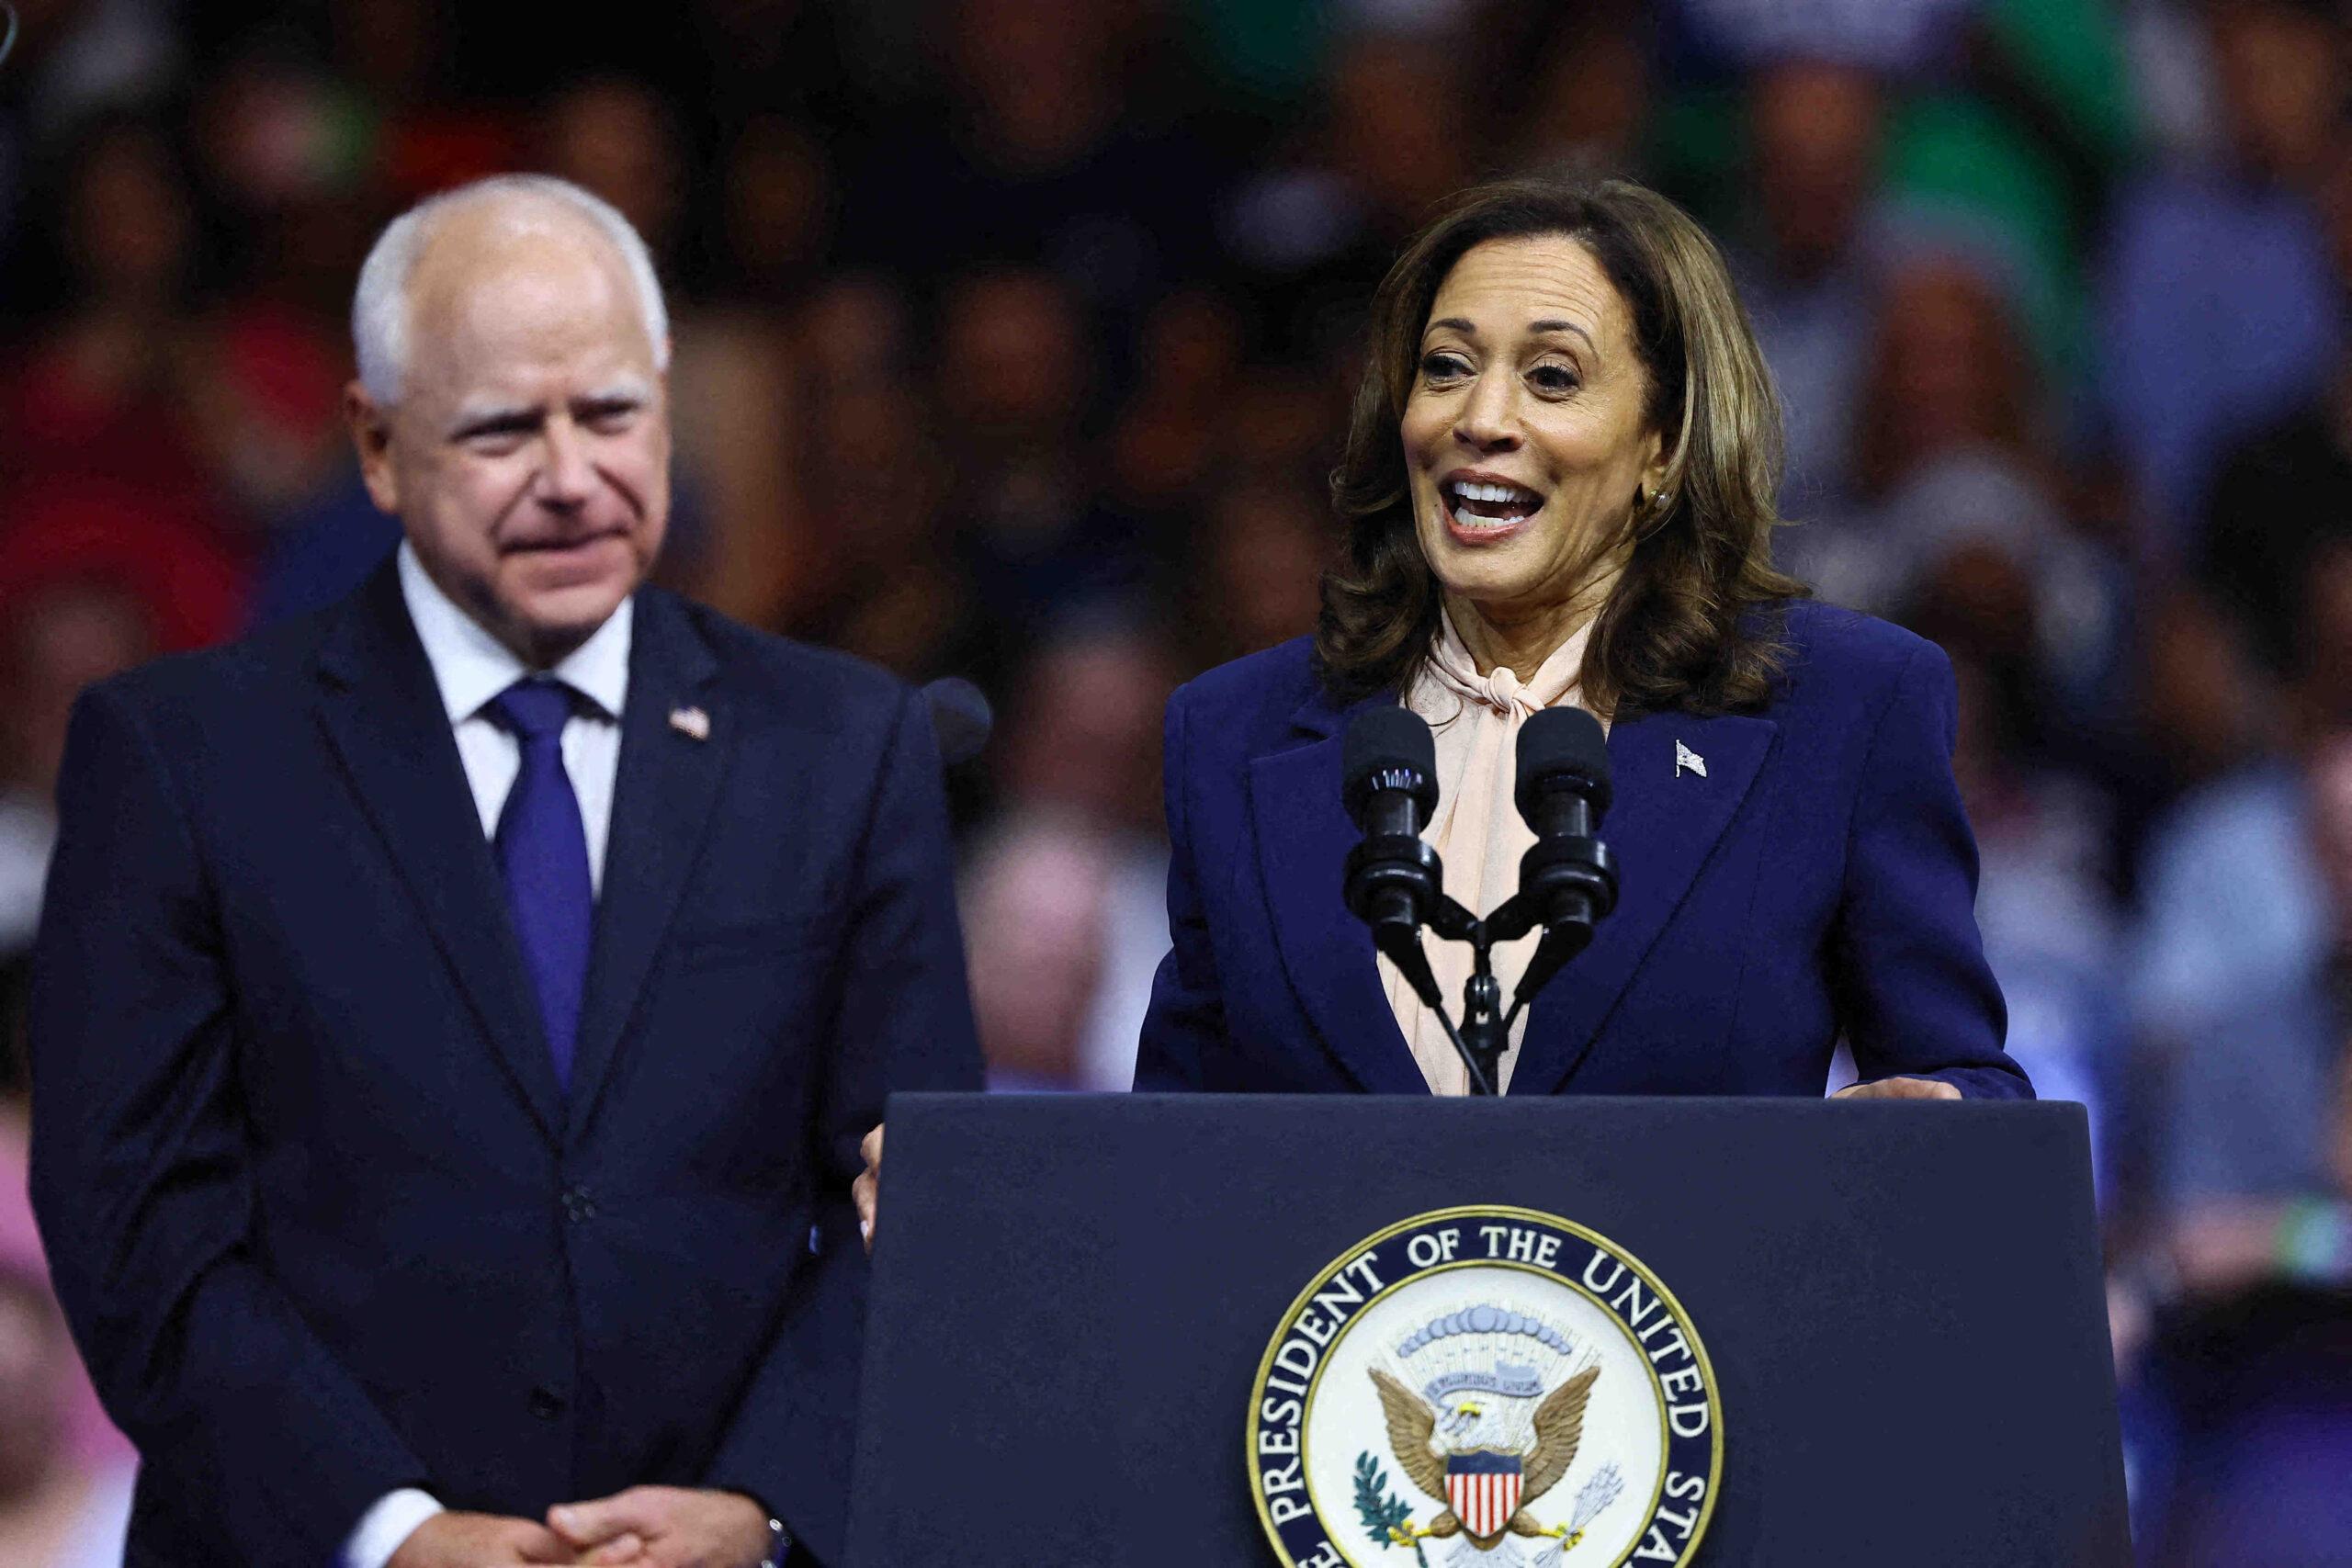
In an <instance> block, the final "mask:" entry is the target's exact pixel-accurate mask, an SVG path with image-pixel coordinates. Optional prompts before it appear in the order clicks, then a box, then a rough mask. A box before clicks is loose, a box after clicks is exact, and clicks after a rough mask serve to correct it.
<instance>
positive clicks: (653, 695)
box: [568, 590, 739, 1136]
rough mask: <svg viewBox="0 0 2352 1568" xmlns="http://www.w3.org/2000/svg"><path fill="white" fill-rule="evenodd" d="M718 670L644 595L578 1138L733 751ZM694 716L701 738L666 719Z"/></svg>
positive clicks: (679, 615)
mask: <svg viewBox="0 0 2352 1568" xmlns="http://www.w3.org/2000/svg"><path fill="white" fill-rule="evenodd" d="M717 674H718V660H716V659H714V658H713V657H712V655H711V652H710V649H709V647H708V646H707V644H706V643H705V642H704V641H703V639H702V637H701V635H700V634H699V633H698V632H696V631H695V627H694V626H693V624H692V623H691V622H690V621H689V620H688V619H687V617H686V614H685V612H684V609H683V608H682V607H681V606H680V605H679V604H678V603H677V601H675V600H674V599H672V598H671V597H669V596H668V595H667V594H664V593H662V592H659V591H656V590H648V591H646V592H640V593H639V595H638V601H637V624H636V627H635V630H634V632H633V634H632V637H631V646H630V649H629V669H628V701H627V704H626V710H625V711H624V712H623V713H622V715H621V757H620V773H619V776H618V777H617V778H616V780H615V781H614V789H613V817H612V825H611V829H610V831H609V832H608V834H607V835H606V838H605V875H604V882H603V886H602V888H601V890H600V891H599V892H598V894H597V897H596V926H595V936H594V944H593V945H592V947H591V948H590V950H589V959H588V994H587V996H586V997H585V998H583V999H582V1005H581V1011H580V1044H579V1051H578V1054H577V1055H575V1057H574V1058H573V1061H572V1068H571V1100H570V1110H569V1117H568V1122H569V1126H570V1130H571V1134H572V1135H574V1136H577V1135H578V1134H580V1133H582V1131H584V1130H585V1129H586V1127H587V1126H588V1122H589V1117H590V1115H591V1114H592V1113H593V1112H594V1109H595V1101H596V1096H597V1093H598V1091H599V1090H600V1089H602V1088H603V1085H604V1082H605V1077H606V1076H607V1074H608V1072H609V1070H610V1068H611V1066H612V1062H613V1054H614V1052H615V1050H616V1048H617V1047H618V1045H619V1043H620V1040H621V1036H622V1034H623V1032H624V1031H625V1030H626V1028H627V1026H628V1021H629V1016H630V1015H631V1014H632V1013H633V1012H634V1011H635V1010H636V1009H637V1000H638V997H639V994H640V993H641V992H642V991H643V990H644V988H645V983H646V980H647V977H648V976H649V975H650V973H651V971H652V967H653V960H654V956H655V954H656V953H659V952H660V951H661V947H662V938H663V937H664V935H666V934H667V932H668V931H669V929H670V923H671V920H672V919H673V917H674V916H675V915H676V913H677V909H678V904H679V900H680V898H681V897H682V896H683V895H684V891H685V886H686V879H687V876H688V874H690V873H691V872H692V871H693V869H694V865H695V859H696V857H697V855H698V854H699V852H700V851H701V848H702V842H703V839H704V837H705V836H706V834H707V830H708V828H709V825H710V819H711V815H712V807H713V806H714V804H715V803H716V802H717V800H718V789H719V784H720V783H721V781H722V780H723V779H724V778H725V777H726V773H727V764H728V761H729V758H731V757H732V756H733V755H734V750H735V739H736V731H737V729H738V728H739V727H738V726H737V725H736V724H735V723H734V722H732V720H733V715H732V713H731V712H730V710H729V705H728V702H727V693H726V691H725V689H724V688H723V687H722V686H720V685H719V684H718V682H717V681H716V680H715V677H716V676H717ZM690 709H699V710H700V712H701V715H702V720H701V726H700V728H702V730H703V733H702V735H701V736H700V737H697V736H696V735H695V734H694V733H692V732H691V731H692V729H693V728H695V726H693V725H692V724H691V723H689V724H688V725H687V726H686V727H684V728H681V726H680V725H679V724H676V723H673V715H677V714H680V713H683V712H685V711H686V710H690Z"/></svg>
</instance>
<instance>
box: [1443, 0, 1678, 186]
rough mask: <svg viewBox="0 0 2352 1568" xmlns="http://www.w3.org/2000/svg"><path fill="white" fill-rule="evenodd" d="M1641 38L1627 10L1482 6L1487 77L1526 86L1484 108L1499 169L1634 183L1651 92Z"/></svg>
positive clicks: (1643, 31)
mask: <svg viewBox="0 0 2352 1568" xmlns="http://www.w3.org/2000/svg"><path fill="white" fill-rule="evenodd" d="M1539 29H1540V30H1539ZM1647 32H1648V29H1647V28H1645V26H1644V17H1643V13H1642V7H1641V6H1638V5H1636V4H1633V3H1631V0H1588V3H1587V4H1585V5H1581V6H1560V7H1558V8H1556V9H1555V8H1553V7H1550V6H1521V5H1517V4H1515V3H1513V0H1500V3H1499V4H1497V3H1493V0H1489V4H1488V5H1487V6H1486V8H1485V11H1484V13H1483V14H1482V15H1481V16H1480V17H1479V18H1478V23H1477V33H1476V35H1474V36H1477V37H1484V38H1488V39H1492V40H1493V42H1492V44H1491V45H1490V47H1489V49H1488V51H1487V63H1486V67H1485V68H1486V69H1487V70H1491V71H1496V72H1505V73H1510V76H1511V77H1512V78H1513V79H1514V80H1523V81H1525V82H1527V83H1528V84H1529V90H1528V91H1527V92H1526V93H1524V94H1521V93H1517V92H1512V93H1499V94H1496V95H1494V96H1492V97H1491V98H1486V99H1483V100H1482V101H1481V105H1480V107H1481V109H1482V111H1483V113H1484V115H1485V116H1486V117H1487V120H1488V127H1487V129H1488V131H1489V133H1490V135H1491V137H1492V139H1493V141H1495V142H1496V143H1497V145H1498V147H1499V148H1500V149H1501V151H1502V161H1503V162H1504V163H1506V164H1509V165H1510V167H1511V168H1513V169H1514V170H1516V171H1518V172H1520V173H1521V174H1530V175H1550V176H1553V177H1555V178H1559V179H1593V178H1599V177H1600V176H1603V175H1628V176H1633V177H1638V176H1639V175H1640V174H1641V172H1642V164H1643V156H1642V154H1643V148H1642V139H1643V137H1644V135H1645V132H1646V131H1647V130H1648V129H1649V125H1648V119H1649V110H1650V100H1651V97H1652V96H1653V94H1654V93H1655V92H1656V90H1657V84H1656V83H1655V82H1654V81H1653V80H1652V76H1651V70H1650V51H1649V48H1648V44H1649V39H1648V37H1647V36H1646V35H1647Z"/></svg>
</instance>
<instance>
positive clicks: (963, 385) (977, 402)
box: [934, 269, 1145, 666]
mask: <svg viewBox="0 0 2352 1568" xmlns="http://www.w3.org/2000/svg"><path fill="white" fill-rule="evenodd" d="M940 318H941V319H940V323H939V329H938V352H937V357H936V360H935V367H936V368H935V375H936V378H937V379H936V381H935V383H934V389H935V392H936V396H937V399H938V406H939V410H940V414H941V418H942V428H943V429H944V433H945V440H946V443H947V452H948V462H949V471H950V472H951V473H952V474H953V475H954V478H955V487H956V488H955V490H954V491H953V492H952V493H951V496H950V499H949V502H948V512H949V515H950V516H951V518H953V519H954V522H955V525H956V539H957V541H958V543H959V545H960V547H961V549H962V551H963V553H964V555H965V557H966V558H967V561H968V562H969V564H970V570H971V572H972V575H973V581H974V583H975V586H976V587H977V588H978V592H979V593H980V595H981V597H982V600H983V601H984V602H985V603H986V604H988V605H989V609H990V614H991V617H992V618H993V619H994V620H995V622H996V623H997V624H998V625H999V626H1001V628H1002V638H1001V642H1000V645H999V648H998V649H997V650H996V652H995V654H994V658H995V660H996V662H997V663H998V664H999V665H1000V666H1002V665H1003V664H1006V663H1009V662H1011V661H1012V660H1013V659H1015V658H1017V656H1018V652H1019V650H1020V649H1022V648H1023V647H1025V646H1026V643H1027V639H1028V637H1029V636H1030V635H1031V633H1032V631H1033V629H1034V628H1035V626H1037V625H1039V624H1040V623H1041V622H1042V621H1043V619H1044V618H1046V616H1047V615H1049V614H1050V613H1051V612H1052V611H1053V610H1054V609H1055V608H1057V606H1069V605H1075V604H1085V603H1088V602H1091V601H1097V600H1102V599H1104V598H1108V597H1114V596H1119V595H1124V594H1126V593H1130V592H1133V591H1134V590H1135V589H1136V587H1137V586H1139V584H1140V581H1141V577H1142V572H1143V568H1144V566H1145V549H1144V544H1143V541H1142V540H1141V539H1139V538H1138V537H1137V536H1136V525H1135V524H1134V522H1133V521H1132V520H1131V519H1129V518H1126V517H1123V516H1120V515H1118V514H1115V513H1113V512H1111V511H1110V510H1109V508H1108V507H1107V506H1106V505H1105V504H1104V502H1103V499H1102V490H1101V485H1102V476H1101V474H1100V473H1099V472H1098V470H1097V468H1096V462H1095V458H1094V456H1093V453H1092V450H1091V445H1090V444H1089V443H1088V442H1086V441H1085V440H1084V439H1083V436H1084V434H1085V432H1084V429H1083V425H1082V420H1083V418H1084V415H1085V412H1086V408H1087V404H1088V400H1089V395H1090V392H1091V384H1092V375H1093V364H1094V361H1093V355H1092V354H1091V351H1090V350H1091V345H1090V344H1089V342H1088V339H1087V335H1086V325H1085V321H1084V319H1083V317H1082V316H1081V314H1080V310H1079V308H1078V302H1077V300H1076V299H1075V298H1073V297H1072V295H1071V294H1070V292H1069V289H1068V288H1066V287H1065V286H1064V285H1063V284H1062V283H1061V282H1060V281H1059V280H1058V279H1057V278H1056V277H1055V276H1053V275H1052V274H1051V273H1048V272H1045V271H1041V270H1036V269H1023V270H1010V271H994V272H982V273H978V274H976V275H974V276H969V277H967V278H965V279H963V280H962V281H960V282H958V283H957V284H956V285H955V287H954V288H951V289H950V290H949V291H948V294H947V296H946V298H945V299H944V301H943V302H942V304H941V307H940Z"/></svg>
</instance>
